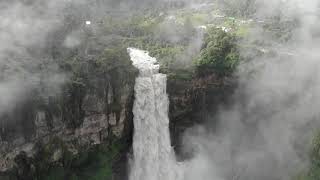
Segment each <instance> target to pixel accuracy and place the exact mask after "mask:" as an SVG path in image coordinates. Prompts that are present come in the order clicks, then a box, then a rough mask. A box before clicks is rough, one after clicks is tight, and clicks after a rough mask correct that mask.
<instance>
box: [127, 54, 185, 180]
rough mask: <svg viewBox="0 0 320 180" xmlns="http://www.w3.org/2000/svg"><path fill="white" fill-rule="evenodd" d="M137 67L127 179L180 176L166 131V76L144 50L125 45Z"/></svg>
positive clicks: (171, 179) (174, 178) (175, 179)
mask: <svg viewBox="0 0 320 180" xmlns="http://www.w3.org/2000/svg"><path fill="white" fill-rule="evenodd" d="M128 52H129V54H130V57H131V61H132V62H133V65H134V66H135V67H136V68H138V69H139V76H138V77H137V79H136V83H135V88H134V89H135V102H134V106H133V114H134V136H133V155H134V157H133V161H132V164H131V171H130V177H129V179H130V180H180V179H182V174H181V170H180V168H179V167H178V165H177V162H176V160H175V156H174V152H173V150H172V147H171V143H170V133H169V118H168V109H169V100H168V96H167V93H166V85H167V77H166V75H165V74H161V73H159V65H157V60H156V59H155V58H152V57H150V56H149V54H148V53H147V52H145V51H141V50H138V49H134V48H129V49H128Z"/></svg>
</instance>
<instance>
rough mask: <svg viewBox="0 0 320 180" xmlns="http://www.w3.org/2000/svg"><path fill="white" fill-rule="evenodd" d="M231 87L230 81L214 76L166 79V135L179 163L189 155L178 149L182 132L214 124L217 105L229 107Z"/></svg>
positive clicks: (233, 85) (232, 88) (232, 85)
mask: <svg viewBox="0 0 320 180" xmlns="http://www.w3.org/2000/svg"><path fill="white" fill-rule="evenodd" d="M235 86H236V83H235V82H233V81H232V78H230V79H229V78H219V77H217V76H215V75H214V74H211V75H206V76H202V77H193V78H192V79H189V80H181V79H174V78H169V80H168V93H169V99H170V113H169V116H170V134H171V141H172V145H173V147H174V148H175V151H176V154H177V157H178V158H179V159H185V158H188V156H190V155H191V154H190V152H185V151H183V149H182V145H183V144H182V143H183V142H182V137H183V134H184V132H185V131H186V130H187V129H188V128H191V127H193V126H195V125H200V124H205V123H210V124H214V123H216V122H215V120H214V115H215V114H216V112H217V110H218V108H219V106H220V105H227V104H228V103H229V100H230V98H231V96H232V94H233V91H234V88H235ZM213 127H214V126H213Z"/></svg>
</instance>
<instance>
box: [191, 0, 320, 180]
mask: <svg viewBox="0 0 320 180" xmlns="http://www.w3.org/2000/svg"><path fill="white" fill-rule="evenodd" d="M258 3H259V4H264V5H265V7H272V8H261V9H259V7H258V9H257V12H256V15H259V18H260V19H262V20H263V19H267V18H269V17H270V16H273V15H275V14H276V13H279V11H280V15H281V16H285V17H287V18H298V19H299V22H300V26H297V27H295V30H294V34H293V36H292V39H290V41H289V42H290V44H286V43H284V44H280V45H278V46H279V47H277V48H276V53H275V54H274V55H272V56H271V57H270V56H263V57H258V58H255V59H254V60H253V61H251V62H250V63H243V64H242V65H241V66H240V67H239V71H238V73H237V76H238V77H239V87H238V88H237V90H236V92H235V94H234V95H233V97H232V100H233V101H232V102H233V103H232V104H231V105H229V106H224V107H221V108H220V111H219V112H218V114H217V115H216V116H215V117H212V118H211V120H210V121H214V122H216V123H215V126H216V127H215V128H214V129H216V131H215V132H211V131H210V130H208V129H207V128H203V127H197V128H192V129H191V130H189V131H188V132H187V133H186V135H185V142H186V144H188V145H187V146H186V148H189V149H192V151H194V155H195V157H194V159H192V160H191V161H190V162H189V163H190V166H191V167H193V166H194V167H196V166H200V167H205V168H190V170H189V171H188V173H189V174H191V176H190V177H192V175H194V176H197V177H200V179H203V180H205V179H222V180H228V179H237V180H257V179H259V180H264V179H265V180H273V179H274V180H276V179H284V180H285V179H291V178H292V177H293V176H294V175H296V173H297V172H299V171H301V170H302V169H303V168H305V167H306V166H307V165H308V157H307V154H308V153H307V152H308V148H309V147H310V144H309V142H310V139H311V137H312V135H313V134H314V132H315V131H316V129H317V127H320V126H319V117H320V113H319V111H318V110H317V107H319V105H320V94H319V90H320V86H319V84H320V74H319V68H320V61H319V58H320V53H319V52H320V51H319V50H320V49H319V47H320V46H319V45H320V44H319V36H318V35H316V34H315V33H314V32H315V29H318V28H319V27H318V26H319V25H318V24H317V21H319V16H318V15H317V13H316V12H317V10H318V1H316V0H309V1H300V0H287V1H259V2H258ZM256 36H260V37H259V38H261V39H265V40H269V41H271V42H272V41H274V40H273V39H268V38H269V37H266V36H265V34H256ZM254 38H257V37H254ZM275 44H276V43H275ZM289 51H290V52H292V53H287V52H289ZM248 72H255V73H254V75H253V76H249V75H248ZM210 124H213V123H210ZM190 142H192V143H190ZM199 171H200V172H201V171H205V172H201V173H200V172H199ZM203 173H204V174H206V175H205V176H204V175H203ZM198 175H199V176H198ZM200 175H201V176H200ZM193 179H199V178H193Z"/></svg>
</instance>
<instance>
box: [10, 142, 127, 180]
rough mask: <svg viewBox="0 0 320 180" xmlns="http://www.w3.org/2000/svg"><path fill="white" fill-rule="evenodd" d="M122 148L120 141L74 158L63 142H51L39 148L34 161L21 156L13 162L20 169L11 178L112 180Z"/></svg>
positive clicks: (99, 146)
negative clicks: (113, 168)
mask: <svg viewBox="0 0 320 180" xmlns="http://www.w3.org/2000/svg"><path fill="white" fill-rule="evenodd" d="M124 148H125V147H124V146H123V144H121V142H120V141H116V140H115V141H113V142H110V143H106V144H102V145H97V146H96V147H93V148H90V149H88V150H85V149H84V150H83V151H82V152H80V153H79V154H77V155H74V154H73V153H72V152H70V151H69V150H68V149H67V148H66V145H65V144H64V142H62V141H61V140H60V139H59V138H53V139H52V140H50V142H49V143H48V145H41V144H38V147H37V149H38V153H37V156H36V157H35V158H34V159H30V158H28V157H27V156H26V155H25V154H23V153H22V154H20V155H19V156H18V157H17V158H16V163H17V164H18V165H19V167H18V168H17V173H14V174H20V175H21V176H23V177H24V178H26V177H30V178H31V177H32V179H34V180H64V179H68V180H108V179H110V180H111V179H112V175H113V173H112V164H113V163H114V161H115V160H116V158H117V156H119V153H120V151H122V150H123V149H124ZM54 158H59V159H54ZM17 178H18V179H19V178H21V177H17Z"/></svg>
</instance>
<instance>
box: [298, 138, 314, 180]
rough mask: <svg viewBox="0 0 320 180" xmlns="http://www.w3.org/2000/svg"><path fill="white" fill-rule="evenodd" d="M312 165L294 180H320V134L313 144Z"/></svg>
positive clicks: (310, 158)
mask: <svg viewBox="0 0 320 180" xmlns="http://www.w3.org/2000/svg"><path fill="white" fill-rule="evenodd" d="M309 160H310V164H309V167H308V169H307V170H306V171H303V172H301V173H299V174H298V175H297V176H296V177H295V178H294V180H318V179H320V132H319V133H317V134H316V136H315V137H314V139H313V140H312V143H311V148H310V153H309Z"/></svg>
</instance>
